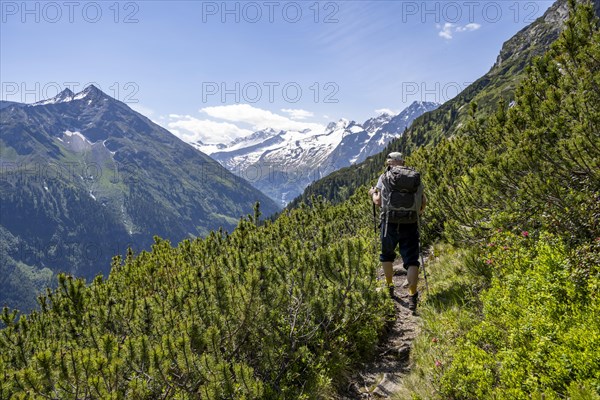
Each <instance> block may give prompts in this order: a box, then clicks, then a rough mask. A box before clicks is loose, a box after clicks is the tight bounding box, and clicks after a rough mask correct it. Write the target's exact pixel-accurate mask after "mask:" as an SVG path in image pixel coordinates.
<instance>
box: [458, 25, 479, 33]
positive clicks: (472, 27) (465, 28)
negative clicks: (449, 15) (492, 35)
mask: <svg viewBox="0 0 600 400" xmlns="http://www.w3.org/2000/svg"><path fill="white" fill-rule="evenodd" d="M479 28H481V25H479V24H475V23H470V24H466V25H465V26H457V27H456V32H467V31H476V30H477V29H479Z"/></svg>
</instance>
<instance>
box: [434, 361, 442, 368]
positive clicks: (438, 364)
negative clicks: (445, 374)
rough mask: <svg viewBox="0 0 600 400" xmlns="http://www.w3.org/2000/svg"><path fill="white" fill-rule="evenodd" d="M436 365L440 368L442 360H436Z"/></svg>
mask: <svg viewBox="0 0 600 400" xmlns="http://www.w3.org/2000/svg"><path fill="white" fill-rule="evenodd" d="M435 366H436V367H437V368H440V367H441V366H442V362H441V361H440V360H435Z"/></svg>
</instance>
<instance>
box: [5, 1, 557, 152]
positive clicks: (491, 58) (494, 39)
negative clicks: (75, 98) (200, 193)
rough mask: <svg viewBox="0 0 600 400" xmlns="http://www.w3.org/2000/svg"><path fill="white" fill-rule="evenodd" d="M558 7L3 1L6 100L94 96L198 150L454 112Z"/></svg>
mask: <svg viewBox="0 0 600 400" xmlns="http://www.w3.org/2000/svg"><path fill="white" fill-rule="evenodd" d="M551 4H552V2H551V1H321V2H316V1H310V0H309V1H302V2H300V1H298V2H289V1H285V2H283V1H256V2H252V1H243V2H238V1H227V2H223V1H216V2H213V1H204V2H202V1H170V2H166V1H132V2H115V1H107V2H100V1H98V2H85V1H83V2H79V1H74V2H62V1H57V2H27V3H23V2H22V1H4V0H3V1H2V2H1V7H0V10H1V16H0V18H1V26H0V29H1V30H0V45H1V49H0V80H1V82H2V93H1V99H2V100H9V101H21V102H28V103H31V102H34V101H38V100H42V99H44V98H46V97H47V96H53V95H54V94H56V92H57V91H58V89H59V88H60V89H62V88H64V87H67V86H69V87H71V88H73V89H74V91H76V92H77V91H79V90H82V89H83V87H84V85H86V84H88V83H91V82H93V83H95V84H96V85H97V86H99V87H100V88H101V89H102V90H103V91H105V92H106V93H107V94H109V95H112V96H113V97H116V98H118V99H119V100H122V101H125V102H126V103H128V104H129V105H130V106H132V107H133V108H135V109H136V110H138V111H140V112H142V113H143V114H145V115H147V116H148V117H150V118H151V119H152V120H154V121H156V122H158V123H160V124H161V125H163V126H165V127H167V128H169V129H170V130H172V131H174V132H175V133H176V134H178V135H179V136H181V137H183V138H184V139H186V140H202V141H204V142H213V143H214V142H227V141H228V140H231V139H234V138H235V137H239V136H243V135H245V134H247V133H249V132H252V131H254V130H258V129H262V128H265V127H267V126H272V127H275V128H281V129H285V128H288V129H300V128H302V126H303V125H306V126H308V127H314V126H320V125H324V124H326V123H327V122H329V121H333V120H338V119H340V118H347V119H353V120H357V121H364V120H366V119H367V118H369V117H372V116H374V115H376V114H377V113H378V112H381V111H382V110H391V111H393V112H399V111H401V110H402V109H403V108H404V107H406V106H407V105H409V104H410V103H411V102H412V101H414V100H426V101H437V102H444V101H447V100H448V99H449V98H451V97H453V96H454V95H456V94H457V93H458V91H459V90H461V89H463V88H464V87H466V85H468V83H470V82H473V81H474V80H476V79H477V78H478V77H480V76H481V75H483V74H484V73H485V72H487V71H488V70H489V68H490V67H491V66H492V65H493V63H494V62H495V60H496V56H497V55H498V52H499V50H500V48H501V46H502V43H503V42H504V41H506V40H507V39H509V38H510V37H511V36H512V35H514V34H515V33H516V32H517V31H519V30H520V29H522V28H523V27H524V26H526V25H528V24H529V23H530V22H531V21H532V20H533V19H535V18H536V17H538V16H540V15H542V14H543V12H544V11H545V10H546V9H547V8H548V7H549V6H550V5H551Z"/></svg>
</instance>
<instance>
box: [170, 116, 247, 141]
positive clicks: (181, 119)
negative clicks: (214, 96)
mask: <svg viewBox="0 0 600 400" xmlns="http://www.w3.org/2000/svg"><path fill="white" fill-rule="evenodd" d="M169 117H170V118H171V119H172V120H171V121H170V122H168V123H167V126H166V127H167V129H169V130H170V131H171V132H173V134H175V136H177V137H178V138H180V139H181V140H183V141H184V142H188V143H195V142H198V141H201V142H202V143H205V144H216V143H224V144H227V143H230V142H231V141H233V140H234V139H236V138H238V137H244V136H247V135H250V134H251V133H252V132H253V131H251V130H248V129H242V128H239V127H238V126H236V125H234V124H230V123H228V122H216V121H210V120H206V119H198V118H194V117H192V116H190V115H177V114H170V115H169Z"/></svg>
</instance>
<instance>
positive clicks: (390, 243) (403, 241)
mask: <svg viewBox="0 0 600 400" xmlns="http://www.w3.org/2000/svg"><path fill="white" fill-rule="evenodd" d="M384 233H386V235H385V237H384ZM396 246H398V247H400V255H401V256H402V261H403V262H404V268H407V267H411V266H417V267H418V266H419V265H420V264H419V227H418V225H417V224H416V223H415V224H388V227H387V232H385V227H382V229H381V254H380V255H379V261H381V262H387V261H394V260H395V259H396Z"/></svg>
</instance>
